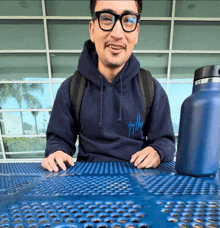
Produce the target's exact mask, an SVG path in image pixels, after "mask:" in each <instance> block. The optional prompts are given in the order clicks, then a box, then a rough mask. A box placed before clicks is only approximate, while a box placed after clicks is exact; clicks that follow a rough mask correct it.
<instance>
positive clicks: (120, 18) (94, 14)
mask: <svg viewBox="0 0 220 228" xmlns="http://www.w3.org/2000/svg"><path fill="white" fill-rule="evenodd" d="M102 13H109V14H112V15H113V16H114V17H115V22H114V24H113V26H112V28H111V29H103V28H102V27H101V25H100V15H101V14H102ZM129 14H130V15H135V16H136V17H137V21H136V25H135V28H134V29H133V30H131V31H127V30H125V29H124V27H123V23H122V17H123V16H125V15H129ZM96 18H97V19H98V22H99V28H100V29H101V30H103V31H105V32H109V31H112V30H113V28H114V27H115V24H116V22H117V20H118V19H119V21H120V23H121V27H122V29H123V31H124V32H134V31H135V29H136V28H137V24H138V22H139V20H140V18H141V15H140V13H128V12H126V13H123V14H121V15H119V14H115V13H112V12H110V11H105V10H104V11H96V12H94V13H93V16H92V21H94V20H95V19H96Z"/></svg>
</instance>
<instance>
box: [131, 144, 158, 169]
mask: <svg viewBox="0 0 220 228" xmlns="http://www.w3.org/2000/svg"><path fill="white" fill-rule="evenodd" d="M130 162H131V163H133V162H134V165H135V166H136V167H137V168H138V169H141V168H146V169H147V168H157V167H158V166H159V164H160V156H159V154H158V153H157V151H156V150H154V149H153V148H152V147H150V146H148V147H146V148H144V149H143V150H141V151H138V152H137V153H135V154H133V155H132V156H131V160H130Z"/></svg>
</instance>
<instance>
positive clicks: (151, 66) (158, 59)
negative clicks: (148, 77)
mask: <svg viewBox="0 0 220 228" xmlns="http://www.w3.org/2000/svg"><path fill="white" fill-rule="evenodd" d="M135 56H136V58H137V59H138V61H139V62H140V64H141V67H142V68H144V69H146V70H149V71H150V72H151V74H152V76H153V77H155V78H166V77H167V65H168V54H137V53H136V54H135Z"/></svg>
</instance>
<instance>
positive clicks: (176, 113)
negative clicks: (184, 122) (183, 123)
mask: <svg viewBox="0 0 220 228" xmlns="http://www.w3.org/2000/svg"><path fill="white" fill-rule="evenodd" d="M171 118H172V122H173V129H174V133H175V134H178V133H179V123H180V110H179V111H173V110H171ZM176 143H177V141H176Z"/></svg>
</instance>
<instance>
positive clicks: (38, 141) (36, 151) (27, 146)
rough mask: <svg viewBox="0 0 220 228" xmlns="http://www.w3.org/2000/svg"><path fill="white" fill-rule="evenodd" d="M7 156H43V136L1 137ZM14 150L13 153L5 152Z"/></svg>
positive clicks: (44, 141) (44, 143)
mask: <svg viewBox="0 0 220 228" xmlns="http://www.w3.org/2000/svg"><path fill="white" fill-rule="evenodd" d="M3 142H4V146H5V150H6V157H7V158H43V157H44V151H45V147H46V139H45V138H3ZM7 152H14V153H7Z"/></svg>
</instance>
